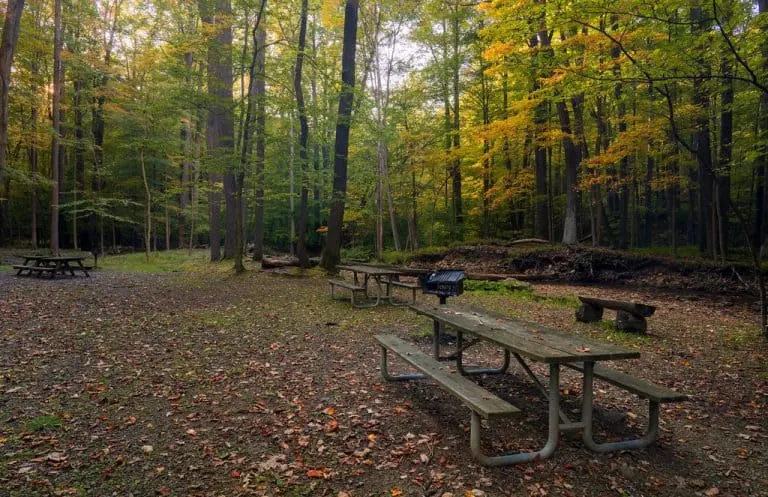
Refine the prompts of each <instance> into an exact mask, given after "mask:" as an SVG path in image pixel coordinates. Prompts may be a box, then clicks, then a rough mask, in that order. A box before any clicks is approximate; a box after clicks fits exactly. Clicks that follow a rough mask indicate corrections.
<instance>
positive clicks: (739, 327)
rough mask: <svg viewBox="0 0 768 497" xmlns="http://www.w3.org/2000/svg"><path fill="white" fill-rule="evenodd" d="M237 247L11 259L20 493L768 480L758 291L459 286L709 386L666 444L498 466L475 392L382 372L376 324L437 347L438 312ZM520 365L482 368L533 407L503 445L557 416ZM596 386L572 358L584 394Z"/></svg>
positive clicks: (584, 488)
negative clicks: (159, 255)
mask: <svg viewBox="0 0 768 497" xmlns="http://www.w3.org/2000/svg"><path fill="white" fill-rule="evenodd" d="M228 267H229V264H226V267H225V264H217V265H207V264H206V265H197V266H190V267H187V268H185V271H184V272H153V273H143V272H120V271H116V270H108V271H95V272H93V273H92V277H91V278H83V277H77V278H57V279H54V280H49V279H39V278H28V277H16V276H14V274H13V273H12V272H11V271H9V270H0V316H2V320H1V321H0V496H3V497H4V496H22V495H23V496H27V495H29V496H32V495H35V496H38V495H39V496H47V495H89V496H91V495H92V496H101V495H105V496H106V495H121V496H122V495H133V496H158V495H159V496H166V495H173V496H211V497H216V496H244V495H268V496H275V495H285V496H301V495H313V496H314V495H317V496H332V497H345V496H346V497H349V496H355V497H358V496H392V497H397V496H400V495H402V496H446V495H448V496H450V495H453V496H455V497H466V496H470V495H476V496H481V495H487V496H507V495H509V496H529V495H530V496H547V495H563V496H603V495H604V496H617V495H618V496H642V495H658V496H670V495H671V496H677V495H680V496H689V495H690V496H694V495H697V496H709V497H711V496H714V495H720V496H731V495H732V496H768V470H766V466H765V461H766V458H767V457H768V419H767V418H766V416H765V412H766V409H767V408H768V343H766V341H765V340H764V339H762V338H761V337H760V334H759V330H758V326H757V322H758V315H757V313H756V312H755V310H754V307H753V306H752V305H751V300H750V299H737V298H729V299H726V300H723V298H721V297H720V296H708V295H705V294H701V293H697V294H695V295H694V294H688V293H685V292H680V291H678V290H671V291H670V290H664V289H661V288H655V287H632V286H630V285H624V286H614V285H612V286H608V287H600V286H596V285H594V284H593V285H590V286H580V285H576V284H573V283H569V284H548V283H547V284H544V283H534V286H533V290H534V291H533V292H521V293H520V294H519V295H518V294H515V293H508V292H507V293H491V292H465V294H464V295H462V296H461V297H459V298H457V299H456V300H457V302H465V303H472V304H475V305H481V306H484V307H486V308H489V309H493V310H497V311H501V312H504V313H506V314H508V315H511V316H515V317H519V318H522V319H527V320H530V321H536V322H539V323H542V324H545V325H550V326H553V327H556V328H559V329H563V330H566V331H568V332H569V333H573V334H576V335H582V336H587V337H591V338H595V339H598V340H603V341H611V342H615V343H617V344H620V345H622V346H625V347H631V348H636V349H637V350H638V351H640V352H641V358H640V359H637V360H635V361H633V362H632V363H631V372H633V373H634V374H636V375H637V376H640V377H643V378H646V379H648V380H651V381H654V382H657V383H658V384H661V385H665V386H667V387H670V388H673V389H676V390H679V391H683V392H686V393H689V394H690V395H691V400H690V401H689V402H687V403H681V404H676V405H675V404H673V405H667V406H663V407H662V414H661V421H662V426H661V437H660V440H659V442H658V443H657V444H655V445H654V446H652V447H650V448H647V449H643V450H637V451H622V452H618V453H614V454H596V453H593V452H590V451H589V450H587V449H585V447H584V446H583V445H582V444H581V442H580V439H579V438H578V437H564V438H565V439H564V440H562V441H561V443H560V446H559V447H558V450H557V451H556V453H555V455H554V456H553V457H552V458H550V459H547V460H542V461H538V462H536V463H531V464H523V465H520V466H514V467H504V468H486V467H482V466H479V465H478V464H476V463H475V461H474V460H473V459H472V457H471V455H470V452H469V432H468V428H469V411H468V410H467V409H466V408H464V407H461V406H460V405H457V402H455V401H454V399H453V397H450V396H449V395H447V394H445V393H444V392H443V391H442V390H441V389H440V388H439V387H437V386H435V385H434V384H433V383H430V382H425V383H417V384H416V383H414V384H402V383H399V384H390V383H386V382H383V381H382V380H381V378H380V376H379V370H378V365H379V354H378V348H377V346H376V345H375V343H374V341H373V339H372V337H371V335H373V334H374V333H380V332H385V331H391V332H394V333H396V334H398V335H399V336H401V337H404V338H406V339H408V340H409V341H411V342H414V343H416V344H418V345H419V346H420V347H422V348H423V349H424V350H428V349H429V333H430V330H431V323H430V322H429V321H427V320H426V319H424V318H421V317H418V316H416V315H414V314H413V313H412V312H411V311H409V310H408V309H406V308H402V307H391V306H380V307H377V308H374V309H353V308H351V307H350V306H349V304H348V303H345V302H340V301H332V300H331V299H330V298H329V296H328V285H327V283H326V282H325V279H324V277H323V276H321V275H320V273H319V272H310V273H309V274H308V275H305V276H304V277H296V276H290V275H286V274H281V273H273V272H257V271H253V270H251V271H248V272H247V273H246V274H244V275H240V276H235V275H233V274H231V273H230V272H229V270H228ZM249 269H253V268H252V267H249ZM577 294H589V295H600V296H603V297H607V298H620V299H628V300H638V301H642V302H646V303H649V304H652V305H655V306H657V307H658V310H657V312H656V314H655V315H654V316H653V317H651V318H650V319H649V321H648V325H649V333H648V335H646V336H639V335H631V334H630V335H628V334H622V333H619V332H617V331H614V330H613V329H612V325H611V324H610V323H609V322H608V321H607V320H604V321H603V322H601V323H594V324H584V323H576V322H575V320H574V305H575V302H576V299H575V298H574V297H575V295H577ZM419 299H427V297H426V296H421V295H420V296H419ZM427 301H432V298H429V299H428V300H427ZM607 314H608V316H606V317H607V318H610V317H612V313H610V312H608V313H607ZM473 358H474V359H475V360H477V361H478V362H484V363H488V362H493V361H495V360H498V358H499V355H498V353H497V352H496V351H493V350H490V349H482V348H481V349H478V350H477V351H475V352H474V354H473V355H471V356H470V359H473ZM617 366H619V367H625V368H626V367H629V363H624V364H617ZM534 369H535V371H536V372H537V373H543V372H544V371H543V370H542V368H538V367H536V366H535V365H534ZM511 371H512V373H511V374H510V375H508V376H507V377H505V378H499V377H494V378H486V379H482V380H481V381H482V383H483V385H484V386H485V387H486V388H488V389H490V390H492V391H494V392H495V393H497V394H498V395H500V396H502V397H504V398H507V399H510V400H511V401H512V403H514V404H516V405H518V406H521V407H522V408H523V410H524V415H523V416H522V417H521V418H518V419H514V420H509V421H494V423H492V425H491V426H490V427H489V428H488V429H486V430H484V433H483V439H484V444H485V449H486V452H497V453H498V452H501V451H509V450H515V449H525V450H528V449H531V450H534V449H537V448H539V447H540V446H541V445H542V444H543V442H544V440H545V437H546V433H545V429H544V426H545V425H546V422H545V420H546V403H545V401H544V400H542V399H541V397H540V396H538V395H537V392H536V391H535V390H534V389H533V388H531V387H530V386H527V385H528V383H527V382H526V381H519V380H525V377H524V373H523V372H522V371H521V370H520V368H517V367H513V368H512V370H511ZM579 385H580V381H579V377H578V376H577V375H576V374H575V373H571V372H565V373H563V378H562V387H563V390H562V392H563V396H564V399H565V402H566V407H567V408H573V407H575V406H578V398H579V393H580V392H579ZM595 393H596V398H597V399H596V404H597V405H599V406H600V409H599V410H598V413H597V422H598V430H597V431H598V434H599V435H600V437H601V438H603V439H606V438H612V437H619V436H621V435H622V434H625V435H626V434H628V433H630V432H632V433H635V432H638V431H639V430H640V429H642V426H644V421H645V417H646V408H645V406H644V404H643V403H641V402H639V401H638V400H637V399H636V398H634V397H633V396H631V395H628V394H626V392H623V391H621V390H619V389H616V388H613V387H611V386H608V385H606V384H604V383H598V384H597V387H596V392H595Z"/></svg>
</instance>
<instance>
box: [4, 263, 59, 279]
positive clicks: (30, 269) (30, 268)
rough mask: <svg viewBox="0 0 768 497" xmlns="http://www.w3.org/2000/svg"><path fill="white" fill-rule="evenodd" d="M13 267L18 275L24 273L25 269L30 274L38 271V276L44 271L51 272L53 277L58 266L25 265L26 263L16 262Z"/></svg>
mask: <svg viewBox="0 0 768 497" xmlns="http://www.w3.org/2000/svg"><path fill="white" fill-rule="evenodd" d="M13 269H16V270H17V271H16V276H21V275H22V274H23V273H24V271H27V272H28V273H29V275H30V276H31V275H32V273H37V276H40V275H42V274H43V273H49V274H50V275H51V278H53V276H54V273H55V272H56V268H55V267H50V266H24V265H18V264H15V265H14V266H13Z"/></svg>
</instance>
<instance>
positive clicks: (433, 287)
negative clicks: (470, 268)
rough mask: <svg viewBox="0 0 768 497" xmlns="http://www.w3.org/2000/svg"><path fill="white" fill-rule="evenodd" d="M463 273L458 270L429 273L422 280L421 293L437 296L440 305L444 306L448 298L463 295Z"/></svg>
mask: <svg viewBox="0 0 768 497" xmlns="http://www.w3.org/2000/svg"><path fill="white" fill-rule="evenodd" d="M465 278H466V276H465V275H464V271H463V270H460V269H441V270H438V271H433V272H431V273H429V274H428V275H427V276H426V277H425V278H424V279H423V280H422V287H421V289H422V292H423V293H424V294H427V295H437V296H438V297H440V303H441V304H445V300H446V299H447V298H448V297H456V296H458V295H461V294H462V293H464V279H465Z"/></svg>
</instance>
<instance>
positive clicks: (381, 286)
mask: <svg viewBox="0 0 768 497" xmlns="http://www.w3.org/2000/svg"><path fill="white" fill-rule="evenodd" d="M337 267H338V268H339V270H341V271H349V272H351V273H352V274H353V277H354V279H355V284H356V285H360V286H362V287H363V288H364V289H365V294H366V295H368V296H370V293H369V287H368V282H369V281H370V280H373V281H374V282H375V283H376V295H375V296H376V303H375V304H374V305H378V304H379V302H380V301H381V300H386V301H388V302H390V303H391V302H392V289H391V285H390V282H391V281H392V280H393V279H395V278H397V277H399V276H400V275H401V274H403V272H402V271H400V270H399V269H395V268H383V267H376V266H366V265H364V264H352V265H339V266H337ZM358 275H362V277H363V281H362V283H361V282H360V279H359V276H358Z"/></svg>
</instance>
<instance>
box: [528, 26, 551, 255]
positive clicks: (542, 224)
mask: <svg viewBox="0 0 768 497" xmlns="http://www.w3.org/2000/svg"><path fill="white" fill-rule="evenodd" d="M542 39H543V40H542ZM539 44H541V45H542V47H543V46H546V45H548V44H549V34H548V33H547V31H546V27H543V29H541V30H540V31H539V33H538V35H536V36H534V37H532V38H531V39H530V42H529V46H530V48H531V53H532V57H533V64H532V65H533V67H532V73H533V77H532V78H531V79H532V80H533V88H532V91H533V92H535V91H537V90H538V89H539V85H540V83H539V74H540V72H541V65H542V64H546V62H545V61H544V60H543V58H541V57H539V56H538V54H537V53H536V50H535V49H536V47H537V46H538V45H539ZM548 108H549V106H548V105H547V101H546V100H543V99H542V100H541V101H540V102H539V103H538V105H536V109H535V110H534V126H535V136H534V143H535V148H534V152H533V160H534V176H535V181H536V189H535V200H534V203H535V210H534V230H535V234H536V237H537V238H541V239H543V240H549V239H550V238H549V231H550V230H549V201H548V198H547V193H548V188H547V149H546V145H545V143H544V141H543V138H542V137H543V135H544V133H545V131H546V126H547V123H548V122H549V116H548Z"/></svg>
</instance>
